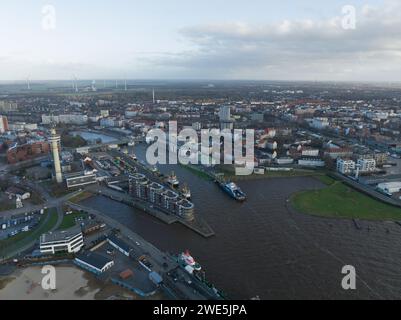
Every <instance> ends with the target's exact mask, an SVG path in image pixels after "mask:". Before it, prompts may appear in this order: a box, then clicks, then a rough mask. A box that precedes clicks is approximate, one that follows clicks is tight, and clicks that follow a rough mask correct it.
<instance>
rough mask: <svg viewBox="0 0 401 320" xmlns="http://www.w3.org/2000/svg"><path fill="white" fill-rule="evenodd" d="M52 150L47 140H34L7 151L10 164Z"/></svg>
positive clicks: (42, 154)
mask: <svg viewBox="0 0 401 320" xmlns="http://www.w3.org/2000/svg"><path fill="white" fill-rule="evenodd" d="M49 152H50V145H49V143H48V142H46V141H39V142H34V143H31V144H23V145H20V146H16V147H12V148H10V149H9V150H8V151H7V161H8V163H10V164H13V163H17V162H20V161H26V160H31V159H35V158H37V157H40V156H44V155H46V154H48V153H49Z"/></svg>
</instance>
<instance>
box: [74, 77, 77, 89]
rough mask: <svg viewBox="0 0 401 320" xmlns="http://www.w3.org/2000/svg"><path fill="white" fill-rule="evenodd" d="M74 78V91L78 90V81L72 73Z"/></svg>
mask: <svg viewBox="0 0 401 320" xmlns="http://www.w3.org/2000/svg"><path fill="white" fill-rule="evenodd" d="M74 80H75V92H78V81H77V76H76V75H74Z"/></svg>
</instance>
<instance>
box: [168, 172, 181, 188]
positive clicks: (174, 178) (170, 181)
mask: <svg viewBox="0 0 401 320" xmlns="http://www.w3.org/2000/svg"><path fill="white" fill-rule="evenodd" d="M167 183H168V184H169V185H170V186H172V187H173V188H177V187H178V186H179V185H180V182H179V181H178V179H177V176H176V175H175V173H174V172H171V174H170V175H169V176H168V177H167Z"/></svg>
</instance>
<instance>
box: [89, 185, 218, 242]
mask: <svg viewBox="0 0 401 320" xmlns="http://www.w3.org/2000/svg"><path fill="white" fill-rule="evenodd" d="M86 190H87V191H90V192H92V193H93V194H97V195H101V196H104V197H107V198H109V199H111V200H113V201H117V202H121V203H124V204H126V205H128V206H131V207H134V208H136V209H139V210H141V211H143V212H146V213H147V214H149V215H151V216H152V217H154V218H157V219H159V220H161V221H163V222H164V223H166V224H169V225H170V224H173V223H181V224H182V225H184V226H185V227H187V228H189V229H191V230H192V231H194V232H196V233H197V234H199V235H201V236H202V237H204V238H210V237H212V236H214V235H215V232H214V231H213V229H212V228H211V227H210V226H209V224H208V223H207V222H206V221H205V220H203V219H202V218H201V217H199V216H198V215H196V214H195V219H194V220H193V221H187V220H184V219H182V218H180V217H179V216H176V215H171V214H167V213H165V212H163V211H162V210H160V209H158V208H155V207H153V206H152V205H151V204H149V203H148V202H146V201H141V200H139V199H137V198H133V197H131V196H130V195H128V194H126V193H122V192H118V191H115V190H111V189H108V188H106V187H102V186H100V187H99V186H96V188H94V187H93V186H90V187H87V188H86Z"/></svg>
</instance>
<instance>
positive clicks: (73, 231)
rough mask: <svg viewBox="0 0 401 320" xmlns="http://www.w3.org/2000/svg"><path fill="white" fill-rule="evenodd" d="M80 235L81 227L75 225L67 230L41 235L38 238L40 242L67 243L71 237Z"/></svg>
mask: <svg viewBox="0 0 401 320" xmlns="http://www.w3.org/2000/svg"><path fill="white" fill-rule="evenodd" d="M80 233H82V230H81V227H80V226H79V225H76V226H74V227H72V228H70V229H68V230H63V231H53V232H49V233H45V234H42V236H41V237H40V242H41V243H44V242H53V241H68V240H69V239H71V238H72V237H75V236H76V235H78V234H80Z"/></svg>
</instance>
